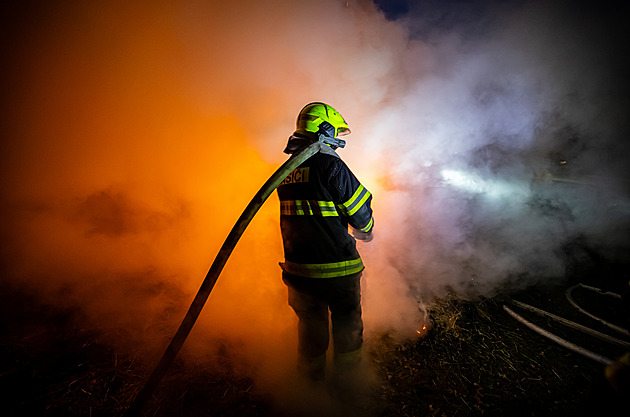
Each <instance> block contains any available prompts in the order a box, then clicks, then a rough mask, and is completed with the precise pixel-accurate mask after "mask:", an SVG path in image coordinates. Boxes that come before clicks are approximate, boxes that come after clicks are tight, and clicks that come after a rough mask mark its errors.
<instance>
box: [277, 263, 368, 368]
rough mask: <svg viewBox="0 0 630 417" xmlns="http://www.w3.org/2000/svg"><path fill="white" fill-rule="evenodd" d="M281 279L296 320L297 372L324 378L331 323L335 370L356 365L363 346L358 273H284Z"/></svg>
mask: <svg viewBox="0 0 630 417" xmlns="http://www.w3.org/2000/svg"><path fill="white" fill-rule="evenodd" d="M282 278H283V281H284V283H285V284H286V285H287V287H288V290H289V305H290V306H291V307H292V308H293V310H294V311H295V314H296V315H297V317H298V320H299V321H298V370H299V371H300V373H302V374H304V375H307V376H308V377H309V378H311V379H313V380H321V379H323V378H324V377H325V369H326V351H327V350H328V345H329V334H330V330H329V323H330V322H332V337H333V348H334V356H333V358H334V364H335V372H337V373H343V372H344V371H351V370H353V369H354V368H356V367H357V366H358V364H359V362H360V360H361V347H362V345H363V320H362V318H361V273H360V272H359V273H357V274H353V275H348V276H345V277H337V278H304V277H300V276H296V275H291V274H288V273H286V272H283V274H282ZM329 311H330V320H329V313H328V312H329Z"/></svg>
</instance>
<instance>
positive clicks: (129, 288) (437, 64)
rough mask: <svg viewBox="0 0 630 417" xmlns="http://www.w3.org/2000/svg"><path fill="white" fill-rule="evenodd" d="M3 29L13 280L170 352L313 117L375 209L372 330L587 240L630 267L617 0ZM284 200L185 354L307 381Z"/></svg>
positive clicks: (152, 8) (410, 324)
mask: <svg viewBox="0 0 630 417" xmlns="http://www.w3.org/2000/svg"><path fill="white" fill-rule="evenodd" d="M14 3H15V4H8V3H7V2H5V4H3V6H2V7H3V9H4V10H3V12H2V13H1V14H2V16H3V17H2V18H1V19H2V24H1V25H0V26H2V31H3V33H2V34H3V36H2V39H3V41H2V46H1V48H2V55H3V58H4V62H5V65H4V68H3V70H2V89H3V97H2V112H1V113H2V115H1V116H0V117H1V118H2V119H1V126H2V136H3V142H2V152H1V153H0V154H1V156H0V158H1V159H2V161H1V162H2V163H1V164H0V165H1V166H0V170H1V173H2V178H3V181H2V185H1V186H2V194H1V195H2V197H1V199H2V201H1V203H2V204H1V207H2V214H3V216H2V219H3V220H2V224H1V225H0V226H1V229H0V233H1V236H2V242H3V249H4V250H3V255H2V259H1V262H2V281H3V282H4V285H5V286H7V287H8V286H10V287H12V288H22V289H28V290H29V291H35V292H37V293H38V294H39V295H40V296H41V297H43V298H44V299H45V300H46V301H47V302H49V303H52V304H59V305H64V306H72V307H76V308H79V309H80V310H81V311H82V314H83V315H84V320H85V323H86V325H88V326H92V327H94V328H97V329H99V330H102V331H103V332H104V333H106V334H108V335H109V336H110V340H111V342H112V343H113V344H114V345H115V346H117V347H118V348H119V349H122V350H124V351H127V352H134V351H138V352H144V353H147V356H146V357H147V358H149V359H148V360H147V362H148V363H149V364H152V363H153V362H152V361H153V360H154V359H155V358H156V357H157V356H158V355H160V354H161V353H162V351H163V348H164V347H165V345H166V343H167V341H168V339H169V337H171V336H172V334H173V333H174V331H175V329H176V327H177V325H178V324H179V321H180V320H181V318H182V317H183V314H184V312H185V310H186V308H187V307H188V305H189V304H190V301H191V300H192V297H193V295H194V293H195V292H196V290H197V289H198V287H199V285H200V283H201V281H202V279H203V277H204V276H205V274H206V272H207V269H208V268H209V266H210V264H211V262H212V260H213V259H214V256H215V255H216V253H217V251H218V248H219V247H220V246H221V244H222V243H223V240H224V239H225V237H226V236H227V233H228V232H229V230H230V228H231V227H232V225H233V224H234V222H235V221H236V219H237V218H238V216H239V215H240V213H241V211H242V210H243V209H244V207H245V206H246V204H247V203H248V201H249V199H250V198H251V197H252V196H253V195H254V193H255V192H256V191H257V190H258V188H259V187H260V186H261V185H262V183H263V182H264V181H265V180H266V179H267V178H268V177H269V175H270V174H271V173H272V172H273V171H274V170H275V168H276V167H277V166H278V165H279V164H280V163H282V162H283V161H284V160H285V157H286V155H283V154H282V152H281V151H282V149H283V146H284V144H285V141H286V138H287V137H288V135H289V134H291V133H292V131H293V129H294V123H295V118H296V115H297V112H298V111H299V110H300V109H301V107H302V106H303V105H304V104H306V103H308V102H310V101H325V102H327V103H329V104H331V105H332V106H334V107H335V108H337V109H338V110H339V111H340V112H341V113H342V114H343V115H344V117H345V118H346V119H347V121H348V122H349V124H350V126H351V129H352V131H353V133H352V135H351V136H349V137H348V146H347V147H346V148H345V149H343V150H340V151H339V154H340V155H341V156H342V158H343V159H344V160H345V161H346V162H347V163H348V164H349V166H350V167H351V169H352V170H353V172H354V173H355V174H356V175H357V176H358V177H359V179H360V180H361V181H362V182H363V183H364V185H365V186H366V187H367V188H368V189H370V191H372V193H373V195H374V211H375V239H374V240H373V241H372V242H370V243H369V244H361V245H360V248H359V249H360V251H361V253H362V256H363V258H364V262H365V264H366V265H367V269H366V272H365V276H364V294H363V295H364V310H365V311H364V316H365V321H366V336H367V337H369V336H370V334H376V333H378V332H382V331H387V332H392V333H395V334H398V335H402V337H407V336H409V335H413V334H415V330H416V329H417V328H418V325H419V323H420V321H421V319H422V312H421V308H420V307H421V306H422V302H425V301H427V300H429V299H430V297H432V296H434V295H440V294H443V293H444V291H446V290H447V289H448V288H452V289H455V290H456V291H458V292H459V293H460V294H463V295H478V294H482V295H490V294H493V293H494V292H495V291H496V290H497V288H500V287H501V286H503V285H506V284H510V285H512V286H525V285H528V284H531V283H535V282H540V281H542V280H549V279H558V278H559V277H562V276H563V274H564V270H565V268H566V245H567V243H569V242H572V241H575V240H576V239H581V240H580V241H581V242H588V245H590V246H593V247H596V248H597V249H598V250H600V251H601V252H602V253H605V254H606V256H607V257H609V258H610V259H611V260H615V259H623V258H624V256H626V255H627V247H628V245H627V243H628V242H627V236H628V234H627V226H628V216H627V214H628V209H629V208H630V204H629V201H628V191H629V184H630V183H629V181H630V173H628V168H627V159H628V158H627V157H628V142H627V140H626V139H627V135H628V133H629V130H630V129H629V125H628V123H629V122H628V117H627V114H626V113H627V108H628V97H629V96H628V82H627V80H626V74H627V73H628V69H629V65H628V58H627V54H624V49H623V48H624V45H625V44H626V41H627V40H628V29H627V24H626V19H625V18H626V17H627V13H625V12H626V11H625V10H620V9H618V8H616V7H614V6H612V4H608V3H607V2H603V3H602V2H598V3H597V5H598V6H597V7H595V6H589V5H583V4H576V2H544V1H512V2H493V1H453V2H441V1H409V2H407V9H408V10H407V12H406V13H403V14H398V15H391V16H397V18H396V19H394V20H388V18H387V16H386V15H385V14H384V13H383V12H382V11H381V10H380V9H379V8H378V7H377V6H376V5H374V4H373V3H372V2H370V1H349V2H346V1H338V0H326V1H317V2H313V1H308V2H307V1H283V0H274V1H267V2H259V1H243V2H232V3H229V4H227V3H225V4H223V3H220V2H204V1H187V2H168V1H162V2H154V1H151V2H149V1H146V2H143V1H139V2H131V3H130V2H123V1H115V0H112V1H104V2H98V4H96V3H95V4H92V3H83V2H72V1H69V2H62V3H61V4H59V3H57V4H55V5H53V4H44V5H42V4H39V3H41V2H14ZM277 206H278V204H277V197H276V196H275V195H274V196H272V197H271V198H270V201H269V202H268V203H267V204H266V205H265V206H264V207H263V208H262V210H261V211H260V212H259V214H258V215H257V217H256V218H255V219H254V221H253V223H252V224H251V225H250V227H249V229H248V230H247V231H246V233H245V234H244V236H243V238H242V239H241V241H240V242H239V244H238V246H237V248H236V250H235V252H234V254H233V255H232V257H231V258H230V260H229V262H228V264H227V266H226V268H225V270H224V272H223V273H222V275H221V277H220V279H219V282H218V283H217V286H216V288H215V290H214V291H213V293H212V294H211V296H210V299H209V301H208V303H207V305H206V307H205V309H204V311H203V313H202V316H201V318H200V321H199V322H198V324H197V325H196V327H195V329H194V330H193V333H192V335H191V337H190V338H189V340H188V341H187V342H186V345H185V348H184V351H183V352H182V356H183V357H184V358H187V359H189V360H191V361H212V360H214V359H213V358H216V356H217V355H216V352H218V351H219V350H221V349H224V348H225V346H226V344H229V346H230V349H231V352H232V354H233V355H234V357H236V358H239V359H238V360H235V361H234V363H235V366H236V367H237V370H239V371H242V372H243V373H247V374H249V375H255V376H256V378H258V381H259V382H260V383H261V384H262V385H265V384H267V385H269V386H273V385H274V384H279V383H280V382H279V381H281V380H282V378H284V377H285V376H286V375H287V374H289V373H290V369H292V366H293V362H292V361H291V360H290V359H287V358H291V357H293V356H294V350H295V344H296V343H295V328H296V322H295V318H294V316H293V313H292V311H291V310H290V308H289V307H288V306H287V302H286V289H285V288H284V286H283V284H282V281H281V279H280V270H279V268H278V265H277V263H278V261H280V260H282V245H281V240H280V232H279V221H278V217H279V214H278V207H277Z"/></svg>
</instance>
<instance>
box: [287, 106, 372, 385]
mask: <svg viewBox="0 0 630 417" xmlns="http://www.w3.org/2000/svg"><path fill="white" fill-rule="evenodd" d="M349 133H350V129H349V128H348V124H347V123H346V121H345V120H344V118H343V117H342V116H341V114H339V112H337V111H336V110H335V109H334V108H332V107H331V106H329V105H328V104H325V103H320V102H314V103H310V104H307V105H306V106H305V107H304V108H303V109H302V110H301V111H300V113H299V115H298V118H297V123H296V130H295V132H294V133H293V135H291V136H290V137H289V141H288V144H287V146H286V148H285V150H284V152H285V153H287V154H292V153H295V152H297V151H299V150H300V149H302V148H303V147H305V146H308V145H309V144H311V143H313V142H315V141H317V140H318V138H319V135H320V134H324V135H326V136H328V137H330V138H338V136H343V135H347V134H349ZM341 143H344V144H345V142H343V141H341ZM335 149H337V146H334V145H324V146H322V149H321V150H320V151H319V152H318V153H317V154H315V155H313V156H312V157H310V158H309V159H308V160H306V161H305V162H304V163H303V164H302V165H300V166H299V167H298V168H296V169H295V170H294V171H293V172H292V173H291V174H290V175H289V176H288V177H287V178H286V179H285V180H284V181H283V183H282V184H280V186H279V187H278V196H279V198H280V227H281V231H282V240H283V245H284V258H285V260H284V262H282V263H280V266H281V268H282V271H283V272H282V277H283V281H284V283H285V284H286V285H287V287H288V293H289V305H290V306H291V307H292V308H293V310H294V311H295V313H296V315H297V317H298V371H299V372H300V374H302V375H305V376H307V377H308V378H309V379H310V380H312V381H323V380H324V379H325V369H326V352H327V350H328V345H329V310H330V321H331V322H332V337H333V348H334V349H333V350H334V356H333V358H334V365H335V371H336V372H335V374H336V375H337V376H340V375H344V374H351V373H352V372H353V371H354V370H356V369H358V367H359V364H360V361H361V347H362V344H363V321H362V318H361V288H360V287H361V285H360V279H361V274H362V271H363V269H364V266H363V262H362V260H361V257H360V256H359V253H358V251H357V248H356V240H355V239H358V240H362V241H366V242H369V241H370V240H372V229H373V226H374V221H373V219H372V209H371V207H370V204H371V201H372V195H371V194H370V192H369V191H368V190H367V189H366V188H365V187H364V186H363V185H361V183H360V182H359V181H358V180H357V178H356V177H355V176H354V174H353V173H352V172H351V171H350V169H348V166H347V165H346V164H345V163H344V162H343V161H342V160H341V158H340V157H339V155H338V154H337V152H335ZM348 226H350V227H351V228H352V235H350V233H349V232H348Z"/></svg>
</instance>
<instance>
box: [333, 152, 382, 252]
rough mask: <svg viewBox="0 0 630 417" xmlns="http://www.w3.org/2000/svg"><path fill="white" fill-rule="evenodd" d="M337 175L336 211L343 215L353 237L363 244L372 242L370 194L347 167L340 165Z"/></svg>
mask: <svg viewBox="0 0 630 417" xmlns="http://www.w3.org/2000/svg"><path fill="white" fill-rule="evenodd" d="M340 168H341V169H340V170H339V173H338V175H336V176H335V178H336V180H337V187H338V190H339V191H340V196H339V198H340V200H339V201H341V204H338V205H337V209H338V211H339V212H340V213H341V215H343V216H344V217H345V218H346V219H347V221H348V223H349V224H350V226H352V228H353V231H352V234H353V236H354V237H355V238H356V239H358V240H362V241H365V242H369V241H370V240H372V230H373V229H374V219H373V218H372V207H371V203H372V194H371V193H370V192H369V191H368V190H367V188H365V187H364V186H363V185H362V184H361V183H360V182H359V180H358V179H357V178H356V177H355V176H354V174H353V173H352V172H351V171H350V170H349V169H348V167H347V166H346V165H345V164H343V163H342V166H341V167H340Z"/></svg>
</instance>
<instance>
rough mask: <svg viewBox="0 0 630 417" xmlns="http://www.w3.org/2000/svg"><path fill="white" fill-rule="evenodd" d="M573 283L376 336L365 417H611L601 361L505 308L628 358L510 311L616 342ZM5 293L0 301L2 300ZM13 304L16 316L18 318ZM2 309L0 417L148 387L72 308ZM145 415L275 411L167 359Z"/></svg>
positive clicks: (89, 411) (117, 408)
mask: <svg viewBox="0 0 630 417" xmlns="http://www.w3.org/2000/svg"><path fill="white" fill-rule="evenodd" d="M615 277H616V278H615V279H609V280H607V281H606V286H605V287H606V288H603V290H604V291H611V292H622V291H623V288H624V285H627V278H624V277H621V278H620V277H619V274H616V275H615ZM583 278H584V277H582V276H577V277H574V278H573V279H571V280H561V282H558V281H557V280H556V281H553V282H555V284H553V285H547V286H544V285H543V286H541V285H538V286H536V287H530V288H526V289H521V290H519V291H507V292H503V293H500V294H497V295H496V296H493V297H478V298H473V299H471V298H466V299H463V298H461V297H458V296H457V294H447V295H445V296H443V297H441V298H439V299H436V300H434V301H433V302H432V304H431V307H430V313H431V320H432V325H433V327H432V329H431V330H430V331H429V332H428V333H427V334H426V335H425V336H424V337H422V338H419V339H418V340H415V341H409V342H405V343H399V342H395V341H394V340H392V339H391V338H390V337H389V336H388V335H386V334H383V335H371V336H370V337H369V338H367V340H366V350H367V352H368V355H367V359H368V360H369V361H370V363H372V364H373V367H374V369H375V372H376V374H377V377H378V383H376V384H373V386H372V387H371V390H370V393H369V394H365V395H368V396H369V397H370V400H371V401H370V404H371V405H370V409H369V410H368V411H366V413H365V415H373V416H382V417H389V416H392V417H393V416H397V417H398V416H468V415H470V416H477V415H483V416H505V415H509V416H554V417H557V416H581V415H589V414H591V413H596V414H597V415H613V410H614V406H620V407H624V406H626V405H625V404H624V403H623V397H621V396H619V395H617V394H616V393H615V392H614V391H611V389H610V388H609V386H608V385H607V381H606V380H605V379H604V365H603V364H601V363H598V362H596V361H594V360H592V359H589V358H586V357H585V356H583V355H581V354H578V353H575V352H573V351H571V350H569V349H567V348H565V347H562V346H560V345H558V344H556V343H554V342H553V341H550V340H549V339H547V338H546V337H543V336H541V335H540V334H538V333H536V332H534V331H533V330H531V329H530V328H528V327H526V326H525V325H523V324H522V323H520V322H518V321H516V320H515V319H514V318H512V317H511V316H509V315H508V314H507V313H506V311H505V310H504V308H503V306H504V305H505V306H508V307H509V308H511V309H512V310H513V311H515V312H518V314H520V315H522V316H523V317H524V318H526V319H527V320H530V321H532V322H534V323H537V324H538V325H539V326H541V327H545V328H546V329H548V330H550V331H552V332H553V333H555V334H557V335H559V336H560V337H562V338H566V340H571V341H573V342H574V343H577V344H579V345H580V346H582V347H584V348H587V349H590V350H592V351H594V352H597V353H599V354H600V355H603V356H606V357H609V358H612V359H615V358H617V357H619V356H621V355H622V354H623V353H624V352H625V351H626V350H628V349H626V348H623V347H618V346H614V345H610V344H608V343H605V342H602V341H598V340H597V339H593V338H592V337H591V336H589V335H585V334H584V333H581V332H577V331H574V330H570V329H568V328H567V327H566V326H563V325H561V324H558V323H556V322H554V321H553V320H550V319H549V318H544V317H541V316H539V315H537V314H534V313H532V312H528V311H526V310H524V309H521V308H519V307H517V306H515V305H513V304H512V303H511V301H512V300H519V301H522V302H525V303H528V304H530V305H534V306H536V307H539V308H541V309H543V310H546V311H551V312H554V313H555V314H557V315H561V316H563V317H565V318H567V319H569V320H572V321H579V322H581V323H583V324H585V325H587V326H589V327H590V328H592V329H596V330H599V331H601V332H605V333H607V334H611V335H614V336H615V337H619V336H618V335H615V334H614V332H612V333H611V331H610V329H608V328H606V327H605V326H604V325H602V324H601V323H599V322H596V321H595V320H592V319H590V318H588V317H586V316H584V315H583V314H582V313H580V312H579V311H577V310H576V309H575V308H574V307H572V306H571V305H570V304H569V303H568V302H567V299H566V296H565V290H566V289H567V288H569V287H571V286H573V285H575V284H576V283H577V282H581V281H584V280H583ZM586 281H588V280H586ZM585 283H586V284H588V285H591V284H601V283H602V281H601V280H599V281H593V282H585ZM600 286H601V285H600ZM3 294H5V297H4V298H7V294H8V293H7V292H6V291H5V292H3ZM573 295H574V298H575V300H576V302H578V303H580V304H581V305H585V306H588V308H589V309H591V310H592V311H593V312H596V313H597V314H598V315H599V316H600V317H603V318H605V320H610V321H612V322H616V323H618V324H619V325H622V326H626V328H627V326H628V319H627V317H628V315H627V311H626V310H624V307H623V305H622V304H621V301H620V300H617V299H616V298H612V297H610V296H608V295H603V294H599V293H596V292H594V291H590V290H585V289H583V288H578V289H576V290H574V292H573ZM16 304H20V305H21V306H22V307H23V308H22V309H21V310H20V312H19V314H18V313H16V309H15V308H14V307H15V305H16ZM0 310H1V311H2V314H3V317H4V323H3V324H2V327H1V330H2V333H1V339H0V342H1V344H0V349H1V359H0V361H1V362H0V365H1V366H0V395H1V398H2V404H3V409H4V410H6V411H5V412H2V415H5V416H13V415H16V416H17V415H20V416H21V415H40V416H65V417H68V416H119V415H123V414H124V412H125V410H126V409H127V407H128V406H129V404H130V402H131V401H132V399H133V398H134V397H135V396H136V395H137V393H138V391H139V389H140V388H141V387H142V385H143V383H144V381H145V380H146V373H147V372H148V370H147V369H145V368H146V367H143V366H140V365H138V364H137V362H136V361H135V359H134V358H127V357H122V356H120V355H119V354H117V353H116V352H115V351H114V350H113V349H112V348H111V347H110V346H108V345H107V344H106V343H105V342H103V341H102V340H101V338H100V336H99V334H98V333H96V332H91V331H85V330H82V329H81V327H80V326H78V325H76V323H75V321H74V320H73V317H74V313H75V312H73V311H72V310H59V309H57V308H54V309H53V308H52V307H50V306H46V305H42V304H38V303H37V301H36V300H35V299H33V298H31V297H30V296H28V295H26V294H24V293H20V292H16V291H12V293H11V299H10V301H9V300H5V302H4V303H2V307H1V308H0ZM619 338H620V339H624V340H626V341H628V340H629V339H630V338H627V337H624V336H621V337H619ZM626 398H627V397H626ZM626 402H627V400H626ZM626 407H627V406H626ZM624 412H625V413H627V412H628V408H625V411H624ZM607 413H608V414H607ZM144 414H145V415H152V416H153V415H155V416H219V415H220V416H246V417H247V416H252V417H254V416H260V417H262V416H265V417H266V416H276V415H278V412H277V409H276V408H274V407H273V406H272V405H271V403H270V401H269V400H268V398H266V397H265V396H261V395H258V394H256V387H255V386H254V384H253V382H252V381H251V380H250V379H248V378H244V377H238V376H236V375H234V373H233V372H232V371H231V369H230V367H229V366H225V367H223V368H221V369H216V368H214V369H200V368H198V367H197V368H194V369H190V368H186V367H185V366H184V365H183V364H182V363H179V362H177V361H176V362H175V364H174V365H173V367H172V369H171V370H169V373H168V376H167V377H166V378H165V379H164V380H163V381H162V383H161V385H160V389H159V390H158V391H157V393H156V395H155V397H154V398H153V399H152V400H151V401H150V402H149V404H148V405H147V407H146V408H145V409H144ZM315 414H316V413H315ZM283 415H284V414H283ZM618 415H627V414H618Z"/></svg>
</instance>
